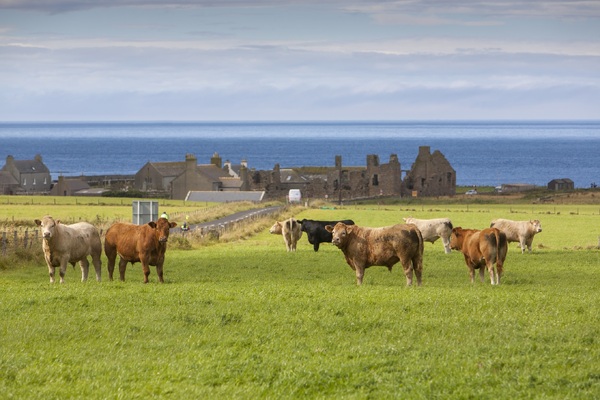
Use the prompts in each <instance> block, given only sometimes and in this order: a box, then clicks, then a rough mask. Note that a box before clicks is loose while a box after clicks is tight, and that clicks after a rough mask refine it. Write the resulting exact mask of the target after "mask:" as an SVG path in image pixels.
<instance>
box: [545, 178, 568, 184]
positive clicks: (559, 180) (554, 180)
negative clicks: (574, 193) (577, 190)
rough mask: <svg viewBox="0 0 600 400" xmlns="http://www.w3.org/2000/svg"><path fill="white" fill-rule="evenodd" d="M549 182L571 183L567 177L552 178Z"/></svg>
mask: <svg viewBox="0 0 600 400" xmlns="http://www.w3.org/2000/svg"><path fill="white" fill-rule="evenodd" d="M549 183H573V181H572V180H571V179H569V178H560V179H552V180H551V181H550V182H549Z"/></svg>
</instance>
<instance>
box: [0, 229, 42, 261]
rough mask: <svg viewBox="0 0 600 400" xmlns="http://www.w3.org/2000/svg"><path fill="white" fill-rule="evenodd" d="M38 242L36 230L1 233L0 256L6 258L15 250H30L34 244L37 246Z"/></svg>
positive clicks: (37, 231)
mask: <svg viewBox="0 0 600 400" xmlns="http://www.w3.org/2000/svg"><path fill="white" fill-rule="evenodd" d="M40 240H41V238H40V231H39V230H38V229H29V228H26V229H25V230H21V229H15V230H13V231H3V232H2V233H1V237H0V255H2V256H6V255H8V254H9V253H10V252H14V251H16V250H17V249H30V248H31V247H33V245H34V244H39V243H40Z"/></svg>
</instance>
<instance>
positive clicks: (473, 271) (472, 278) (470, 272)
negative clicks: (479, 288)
mask: <svg viewBox="0 0 600 400" xmlns="http://www.w3.org/2000/svg"><path fill="white" fill-rule="evenodd" d="M467 267H468V268H469V277H470V278H471V283H474V282H475V268H474V267H473V266H472V265H467Z"/></svg>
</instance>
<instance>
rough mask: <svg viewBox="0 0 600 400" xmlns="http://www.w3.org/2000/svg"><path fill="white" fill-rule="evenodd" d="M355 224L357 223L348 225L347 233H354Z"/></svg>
mask: <svg viewBox="0 0 600 400" xmlns="http://www.w3.org/2000/svg"><path fill="white" fill-rule="evenodd" d="M355 226H356V225H346V233H352V230H353V229H354V227H355Z"/></svg>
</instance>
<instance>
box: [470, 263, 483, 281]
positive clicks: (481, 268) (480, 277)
mask: <svg viewBox="0 0 600 400" xmlns="http://www.w3.org/2000/svg"><path fill="white" fill-rule="evenodd" d="M479 280H480V281H481V282H482V283H483V282H485V268H483V266H482V267H479ZM471 282H473V279H471Z"/></svg>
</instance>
